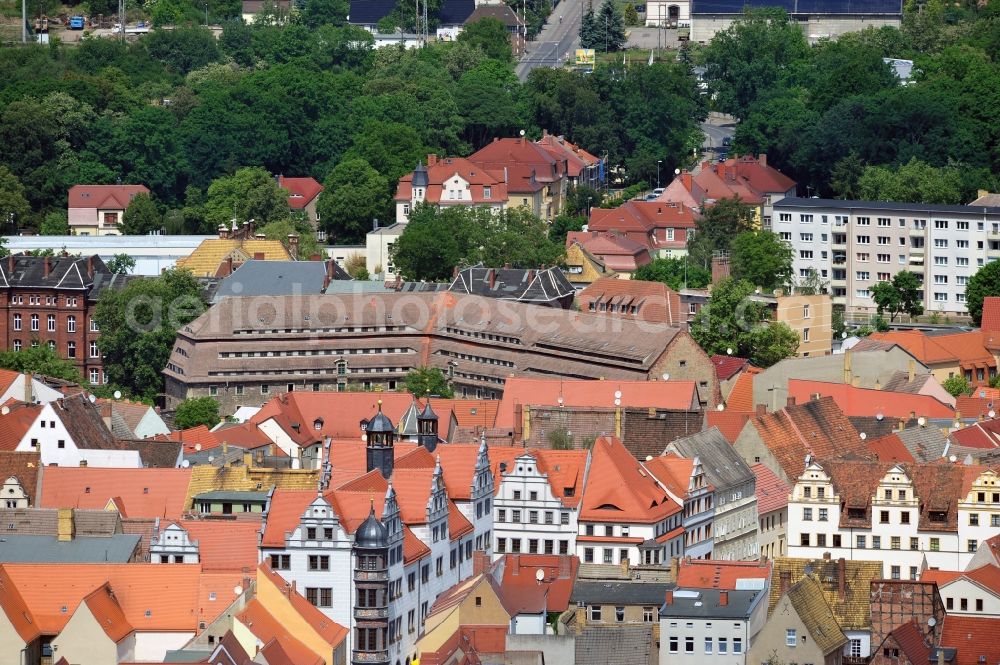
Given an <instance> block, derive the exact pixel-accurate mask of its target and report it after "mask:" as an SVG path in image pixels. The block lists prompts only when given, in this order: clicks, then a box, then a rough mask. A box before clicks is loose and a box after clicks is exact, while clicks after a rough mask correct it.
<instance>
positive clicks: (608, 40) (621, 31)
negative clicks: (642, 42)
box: [595, 0, 625, 52]
mask: <svg viewBox="0 0 1000 665" xmlns="http://www.w3.org/2000/svg"><path fill="white" fill-rule="evenodd" d="M595 22H596V32H597V35H598V38H599V41H598V46H597V47H596V48H601V47H603V48H604V50H605V52H610V51H621V50H622V49H623V48H625V19H624V18H623V17H622V10H621V8H620V7H619V6H618V3H617V2H615V0H604V2H603V3H601V8H600V10H598V12H597V16H596V18H595Z"/></svg>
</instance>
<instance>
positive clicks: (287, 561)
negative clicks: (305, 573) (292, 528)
mask: <svg viewBox="0 0 1000 665" xmlns="http://www.w3.org/2000/svg"><path fill="white" fill-rule="evenodd" d="M271 568H272V569H274V570H291V568H292V556H291V555H290V554H272V555H271Z"/></svg>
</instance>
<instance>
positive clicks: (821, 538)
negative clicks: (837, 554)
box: [816, 533, 826, 547]
mask: <svg viewBox="0 0 1000 665" xmlns="http://www.w3.org/2000/svg"><path fill="white" fill-rule="evenodd" d="M816 547H826V534H825V533H818V534H816Z"/></svg>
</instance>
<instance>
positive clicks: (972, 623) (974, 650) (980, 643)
mask: <svg viewBox="0 0 1000 665" xmlns="http://www.w3.org/2000/svg"><path fill="white" fill-rule="evenodd" d="M997 635H1000V618H998V617H969V616H960V615H957V614H949V615H947V616H946V617H945V619H944V629H943V630H942V633H941V646H943V647H951V648H954V649H958V653H957V654H956V655H955V660H954V661H953V662H952V665H980V663H981V661H980V658H981V657H985V658H986V660H985V662H987V663H991V662H992V661H994V660H996V659H997V656H998V655H1000V654H998V649H997Z"/></svg>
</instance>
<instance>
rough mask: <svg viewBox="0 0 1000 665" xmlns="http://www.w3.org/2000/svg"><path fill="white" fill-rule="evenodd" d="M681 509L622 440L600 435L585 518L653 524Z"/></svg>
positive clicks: (583, 507) (586, 493) (585, 497)
mask: <svg viewBox="0 0 1000 665" xmlns="http://www.w3.org/2000/svg"><path fill="white" fill-rule="evenodd" d="M680 510H681V507H680V506H679V505H677V504H676V503H674V502H673V501H672V500H671V499H670V497H668V496H667V494H666V492H664V491H663V490H662V489H660V487H659V486H658V485H657V484H656V481H655V480H653V478H652V477H650V476H649V475H648V474H647V473H646V472H645V471H644V470H643V469H642V467H641V465H640V464H639V462H637V461H636V459H635V458H634V457H632V454H631V453H629V452H628V450H627V449H626V448H625V446H624V445H622V442H621V441H620V440H618V439H617V438H615V437H599V438H598V439H597V441H595V442H594V447H593V449H592V458H591V466H590V472H589V475H588V476H587V484H586V489H585V490H584V494H583V502H582V505H581V508H580V519H581V520H585V521H614V522H619V523H622V522H625V523H627V522H635V523H651V522H659V521H660V520H662V519H665V518H666V517H668V516H670V515H673V514H674V513H677V512H679V511H680Z"/></svg>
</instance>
